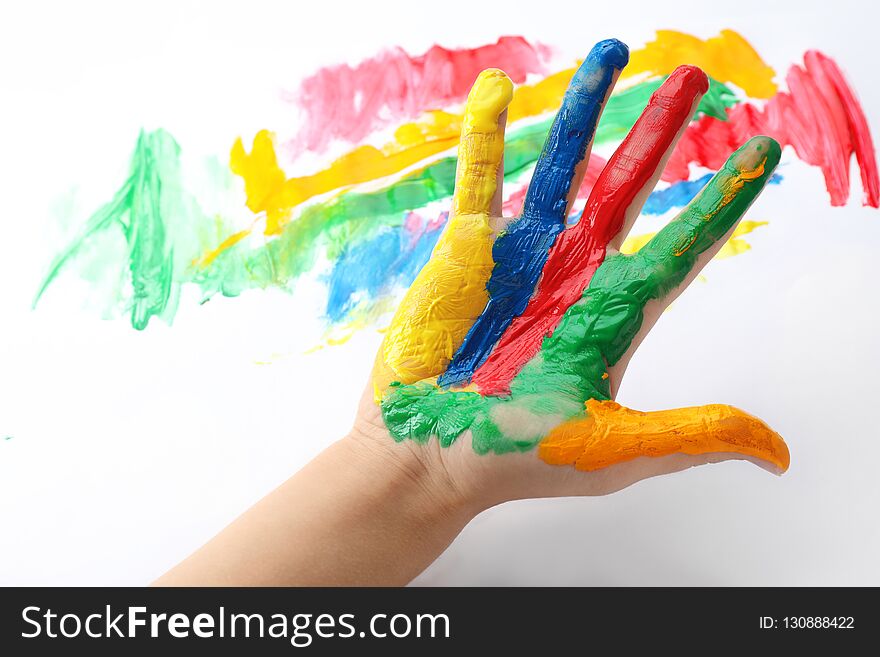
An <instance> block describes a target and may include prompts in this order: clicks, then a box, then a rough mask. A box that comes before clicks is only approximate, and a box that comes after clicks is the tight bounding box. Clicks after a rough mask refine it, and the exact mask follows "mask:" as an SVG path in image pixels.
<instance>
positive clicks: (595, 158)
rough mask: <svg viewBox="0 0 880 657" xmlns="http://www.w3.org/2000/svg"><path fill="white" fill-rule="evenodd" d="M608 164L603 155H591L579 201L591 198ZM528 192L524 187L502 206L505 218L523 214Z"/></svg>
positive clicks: (579, 193) (527, 187) (579, 191)
mask: <svg viewBox="0 0 880 657" xmlns="http://www.w3.org/2000/svg"><path fill="white" fill-rule="evenodd" d="M606 163H607V160H606V159H605V158H603V157H602V156H601V155H596V154H595V153H591V154H590V160H589V162H588V163H587V171H586V173H585V174H584V180H583V182H581V186H580V188H579V189H578V193H577V199H578V200H583V199H585V198H589V196H590V192H591V191H592V190H593V185H595V184H596V181H597V180H598V179H599V175H600V174H601V173H602V169H604V168H605V164H606ZM528 191H529V186H528V185H523V186H522V187H520V188H519V189H518V190H516V191H515V192H514V193H513V194H511V195H510V196H509V197H508V198H507V200H506V201H504V204H503V205H502V206H501V211H502V213H503V214H504V216H505V217H518V216H519V213H520V212H522V207H523V203H525V200H526V193H527V192H528Z"/></svg>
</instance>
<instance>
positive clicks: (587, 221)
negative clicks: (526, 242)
mask: <svg viewBox="0 0 880 657" xmlns="http://www.w3.org/2000/svg"><path fill="white" fill-rule="evenodd" d="M708 88H709V80H708V78H707V77H706V74H705V73H703V71H701V70H700V69H698V68H696V67H694V66H680V67H679V68H677V69H676V70H675V71H673V73H672V74H671V75H670V76H669V78H668V79H667V80H666V82H664V83H663V85H662V86H661V87H660V88H659V89H658V90H657V91H656V92H654V94H653V95H652V96H651V100H650V101H649V102H648V106H647V107H646V108H645V111H644V113H643V114H642V115H641V116H640V117H639V119H638V120H637V121H636V123H635V125H634V126H633V128H632V130H630V132H629V134H628V135H627V136H626V138H625V139H624V140H623V142H622V143H621V145H620V147H619V148H618V149H617V150H616V151H615V152H614V155H612V156H611V159H610V160H609V161H608V165H607V166H606V167H605V168H604V169H603V171H602V173H601V174H600V175H599V179H598V180H597V181H596V184H595V185H594V186H593V191H592V192H591V193H590V197H589V199H588V200H587V205H586V207H585V208H584V212H583V215H581V219H580V221H579V222H578V223H577V224H576V225H574V226H573V227H571V228H569V229H568V230H565V231H563V232H562V233H560V235H559V237H558V238H557V239H556V243H555V244H554V245H553V247H552V248H551V249H550V255H549V256H548V258H547V263H546V264H545V265H544V269H543V271H542V274H541V280H540V282H539V283H538V288H537V290H536V292H535V294H534V296H532V298H531V300H530V301H529V304H528V305H527V306H526V309H525V311H523V313H522V315H520V316H519V317H516V318H515V319H514V320H513V322H512V323H511V325H510V327H509V328H508V329H507V331H505V333H504V335H503V336H502V337H501V339H500V340H499V341H498V344H497V345H496V347H495V349H494V351H493V352H492V354H491V355H490V356H489V358H488V359H486V362H485V363H483V365H482V366H481V367H480V368H479V369H477V371H476V372H475V373H474V378H473V382H474V383H475V384H476V385H477V387H478V388H479V390H480V391H481V392H482V393H483V394H488V395H498V394H505V393H507V392H508V390H509V385H510V381H511V380H512V379H513V377H514V376H516V374H517V373H518V372H519V371H520V369H521V368H522V366H523V365H525V364H526V363H527V362H528V361H529V360H530V359H531V358H532V357H533V356H535V355H536V354H537V353H538V350H539V349H540V348H541V342H542V341H543V339H544V338H545V337H546V336H548V335H550V334H551V333H552V332H553V330H554V329H555V328H556V326H557V324H558V323H559V321H560V320H561V319H562V316H563V314H564V313H565V311H566V310H567V309H568V307H569V306H571V305H572V304H573V303H575V302H576V301H577V300H578V299H579V298H580V296H581V294H582V293H583V291H584V289H585V288H586V286H587V284H588V283H589V281H590V279H591V278H592V276H593V274H594V273H595V271H596V269H598V267H599V265H600V264H602V261H603V260H604V259H605V248H606V246H607V245H608V242H610V241H611V239H612V238H613V237H614V236H615V235H616V234H617V233H619V232H620V229H621V228H622V227H623V222H624V220H625V218H626V212H627V210H628V209H629V207H630V206H631V205H632V204H633V202H634V200H635V198H636V196H638V194H639V193H640V192H641V191H642V190H643V189H644V188H645V185H647V184H648V182H649V180H650V179H651V178H652V176H653V175H654V174H655V172H656V171H657V168H658V167H659V166H660V165H661V162H662V160H663V157H664V155H665V154H666V153H667V152H668V151H669V149H670V147H671V146H672V144H673V142H674V140H675V137H676V135H678V133H679V132H680V131H681V129H682V126H684V125H685V123H686V122H687V121H688V119H689V117H690V114H691V110H692V108H693V105H694V102H696V100H697V99H698V98H700V97H701V96H702V95H703V94H704V93H705V92H706V90H707V89H708Z"/></svg>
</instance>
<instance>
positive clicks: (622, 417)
mask: <svg viewBox="0 0 880 657" xmlns="http://www.w3.org/2000/svg"><path fill="white" fill-rule="evenodd" d="M499 73H500V72H498V71H492V72H489V73H488V74H484V75H488V76H489V78H490V79H491V81H492V84H489V85H487V84H485V83H486V80H485V79H482V76H481V81H482V83H481V84H478V85H477V86H476V87H475V91H472V93H471V97H470V100H469V104H468V107H469V109H468V110H466V120H465V124H464V129H463V130H464V132H463V135H462V151H461V154H460V155H461V160H460V163H459V171H458V175H457V182H456V191H455V202H454V205H453V208H454V213H453V216H452V218H451V220H450V222H449V224H448V226H447V229H446V230H447V234H446V235H444V236H443V238H441V242H440V243H439V244H438V248H437V250H436V251H435V254H434V259H433V260H432V262H431V263H429V265H427V266H426V267H425V269H424V270H423V271H422V274H420V276H419V277H418V278H417V279H416V282H415V283H414V285H413V287H412V288H411V290H410V292H409V293H408V295H407V297H406V298H405V299H404V301H403V303H402V304H401V307H400V309H399V310H398V313H397V314H396V316H395V319H394V321H393V322H392V325H391V327H390V328H389V331H388V333H387V334H386V339H385V343H384V344H383V347H382V348H381V349H380V351H379V354H378V356H377V360H376V365H375V369H374V372H373V377H372V379H371V383H370V385H368V386H367V389H366V391H365V393H364V396H363V398H362V401H361V404H360V407H359V410H358V413H357V418H356V421H355V424H354V427H353V429H352V431H351V433H350V434H349V435H348V436H346V437H345V438H343V439H342V440H340V441H339V442H337V443H335V444H334V445H333V446H331V447H330V448H328V449H327V450H325V451H324V452H323V453H321V454H320V455H319V456H318V457H317V458H316V459H315V460H314V461H312V462H311V463H309V464H308V465H307V466H306V467H305V468H304V469H303V470H301V471H300V472H299V473H297V474H296V475H295V476H293V477H292V478H291V479H289V480H288V481H287V482H285V483H284V484H282V485H281V486H280V487H279V488H278V489H276V490H275V491H274V492H272V493H271V494H270V495H268V496H267V497H266V498H264V499H263V500H261V501H260V502H259V503H257V504H256V505H255V506H254V507H253V508H252V509H250V510H249V511H247V512H246V513H245V514H244V515H242V516H241V517H240V518H238V519H237V520H236V521H235V522H234V523H232V525H230V526H229V527H228V528H226V529H225V530H224V531H223V532H221V533H220V534H219V535H218V536H217V537H215V538H214V539H212V540H211V541H210V542H209V543H208V544H207V545H206V546H204V547H203V548H201V549H200V550H199V551H197V552H196V553H195V554H194V555H192V556H190V557H189V558H188V559H186V560H185V561H184V562H183V563H181V564H180V565H178V566H177V567H176V568H174V569H172V570H171V571H170V572H169V573H167V574H166V575H164V576H163V577H162V578H160V579H159V580H158V581H157V584H160V585H189V584H200V585H206V584H207V585H376V584H381V585H401V584H405V583H407V582H409V581H410V580H411V579H412V578H413V577H415V576H416V575H417V574H418V573H419V572H421V571H422V570H423V569H424V568H425V567H426V566H427V565H429V564H430V563H431V562H432V561H433V560H434V559H435V558H436V557H437V556H438V555H439V554H440V552H442V551H443V550H444V549H445V548H446V547H447V546H448V545H449V543H450V542H451V541H452V540H453V539H454V538H455V536H456V535H457V534H458V533H459V532H460V531H461V529H462V528H463V527H464V526H465V524H467V522H469V521H470V520H471V519H472V518H473V517H474V516H475V515H476V514H477V513H479V512H481V511H482V510H484V509H486V508H489V507H491V506H493V505H495V504H499V503H502V502H505V501H509V500H515V499H524V498H533V497H553V496H570V495H605V494H609V493H612V492H615V491H617V490H620V489H622V488H625V487H627V486H629V485H631V484H633V483H635V482H637V481H640V480H642V479H645V478H648V477H653V476H657V475H662V474H669V473H672V472H677V471H680V470H683V469H686V468H689V467H693V466H696V465H702V464H706V463H715V462H719V461H723V460H729V459H741V460H748V461H751V462H754V463H755V464H757V465H759V466H761V467H763V468H765V469H767V470H768V471H770V472H774V473H777V474H778V473H781V472H782V471H784V470H785V469H786V468H787V467H788V463H789V455H788V449H787V447H786V446H785V443H784V442H783V441H782V439H781V438H780V437H779V436H778V435H777V434H776V433H775V432H773V431H772V429H770V428H769V427H768V426H767V425H766V424H764V423H763V422H762V421H761V420H759V419H757V418H754V417H752V416H750V415H748V414H747V413H744V412H743V411H740V410H739V409H735V408H733V407H730V406H725V405H723V404H714V405H710V406H704V407H695V408H689V409H673V410H668V411H657V412H650V413H642V412H639V411H634V410H631V409H626V408H624V407H622V406H620V405H619V404H617V403H615V402H614V401H613V397H614V394H615V392H616V390H617V388H618V386H619V384H620V380H621V378H622V377H623V375H624V372H625V369H626V365H627V364H628V362H629V360H630V358H631V357H632V355H633V353H634V352H635V350H636V348H637V347H638V345H639V344H640V342H641V340H642V339H643V338H644V336H645V334H646V333H647V332H648V331H649V330H650V328H651V327H652V326H653V324H654V323H655V322H656V321H657V319H658V317H659V316H660V314H661V313H662V311H663V309H664V308H665V307H666V306H667V305H668V304H669V303H671V301H672V300H674V299H675V298H676V297H677V296H678V295H679V294H680V293H681V292H682V291H683V290H684V289H685V288H686V287H687V285H688V284H689V283H690V282H691V281H692V280H693V279H694V278H695V277H696V276H697V274H698V273H699V271H700V269H701V268H702V266H703V265H704V264H705V263H706V262H708V260H709V259H711V257H712V256H713V255H714V254H715V253H717V251H718V250H719V249H720V248H721V246H722V245H723V244H724V241H725V240H726V239H727V238H728V237H729V236H730V234H731V233H732V232H733V231H734V230H735V228H736V225H737V223H738V221H739V220H740V218H741V217H742V216H743V214H744V213H745V211H746V209H747V208H748V206H749V205H750V204H751V202H752V201H754V199H755V198H756V197H757V195H758V194H759V193H760V191H761V190H762V189H763V186H764V184H765V183H766V181H767V180H768V179H769V176H770V175H771V174H772V171H773V168H774V167H775V165H776V163H777V162H778V159H779V146H778V145H777V144H776V143H775V142H774V141H773V140H772V139H769V138H766V137H757V138H754V139H752V140H750V141H749V142H747V143H746V144H744V145H743V146H742V147H741V148H740V149H739V150H738V151H736V152H735V153H734V154H733V155H732V156H731V158H730V159H729V160H728V162H727V164H726V165H725V167H724V168H723V169H722V170H720V171H719V173H718V174H717V175H716V176H715V177H714V178H713V179H712V180H711V181H710V182H709V184H708V185H707V186H706V188H705V189H704V191H703V192H701V193H700V194H699V195H698V196H697V198H695V199H694V201H693V202H692V203H691V205H689V206H688V207H687V208H685V209H684V210H683V211H682V213H681V214H680V215H679V217H677V218H676V219H674V220H673V221H671V222H670V223H669V225H668V226H667V227H666V228H664V229H663V230H661V231H660V232H659V233H658V234H657V235H656V236H655V237H654V238H653V239H652V240H651V241H650V242H648V243H647V244H646V245H645V246H644V247H643V248H642V249H640V250H639V251H638V252H636V253H634V254H631V255H621V254H619V253H618V252H617V249H618V248H619V246H620V244H621V243H622V242H623V239H624V238H625V237H626V233H627V232H628V231H629V227H630V226H631V225H632V221H634V219H635V217H636V216H637V215H638V211H639V208H640V207H641V204H642V203H643V201H644V199H645V198H646V197H647V195H648V193H650V190H651V188H652V187H653V185H654V183H655V182H656V180H657V179H658V178H659V176H660V173H661V172H662V168H663V163H664V162H665V161H666V158H668V157H669V153H670V152H671V150H672V148H673V147H674V143H675V141H676V140H677V138H678V137H679V136H680V135H681V132H682V131H683V129H684V126H686V125H687V122H688V120H689V119H690V116H691V115H692V114H693V111H694V110H695V108H696V106H697V104H698V103H699V100H700V96H701V95H702V91H700V89H699V88H696V91H695V90H694V89H695V87H693V86H690V87H689V91H688V93H683V94H678V93H676V94H672V95H671V96H667V97H664V99H663V100H662V101H661V102H658V103H655V104H653V105H649V110H648V111H649V112H653V115H652V116H653V118H651V119H650V120H651V121H657V120H660V121H661V122H662V121H663V120H668V121H675V122H677V123H675V124H672V125H671V126H670V125H666V124H664V125H665V127H666V128H667V129H668V130H667V132H669V131H670V130H671V132H670V134H671V135H673V136H672V138H671V140H669V141H668V142H667V141H664V140H660V141H659V142H658V144H659V145H657V146H654V147H649V148H648V151H651V152H646V153H647V154H644V157H640V156H639V154H640V153H643V151H645V143H646V142H643V141H642V140H641V139H639V138H632V139H628V140H624V143H623V144H622V145H621V147H620V149H619V151H618V153H617V154H615V157H613V158H612V159H611V160H610V161H609V167H612V169H611V170H610V173H609V176H610V178H611V179H612V181H614V180H616V181H618V182H619V181H620V180H621V178H620V176H618V175H617V172H616V171H615V170H614V168H613V167H618V166H619V167H622V168H621V172H630V173H631V174H632V175H631V176H630V177H629V178H626V176H624V178H623V183H622V184H613V185H610V186H609V185H603V184H601V179H600V181H599V182H597V185H596V187H595V188H594V194H595V193H599V194H603V195H604V196H603V199H605V201H606V202H607V203H608V207H612V208H614V212H613V213H610V216H608V217H606V218H605V219H604V220H603V221H604V222H605V223H604V224H603V225H604V228H603V230H601V231H599V232H598V233H597V232H596V231H592V232H591V231H590V230H589V227H587V229H585V227H584V226H580V228H578V229H577V230H578V233H579V234H582V235H584V237H583V239H591V240H592V242H590V243H591V244H593V247H595V249H594V250H595V253H596V255H595V257H594V258H592V259H587V264H589V263H594V264H595V265H596V266H595V267H593V270H592V271H589V272H587V273H586V274H585V273H584V270H583V269H580V268H576V269H575V270H574V271H572V272H571V274H570V277H571V279H572V280H575V281H580V282H579V283H577V284H578V285H580V286H581V287H580V289H579V290H578V292H577V294H575V295H574V296H573V297H572V299H571V300H570V301H568V302H567V305H566V306H565V307H563V308H560V311H561V319H560V320H559V321H558V325H557V326H556V327H555V329H554V330H553V332H552V334H550V335H549V336H547V337H545V338H544V340H543V341H542V342H541V344H540V345H539V350H538V353H537V354H536V355H535V356H534V357H532V358H531V359H529V360H528V361H527V362H526V363H525V364H524V365H523V366H522V367H521V368H520V369H519V370H518V371H517V373H516V375H515V376H514V378H513V379H512V380H511V383H510V386H509V390H505V391H504V392H503V393H502V394H498V395H492V394H486V393H484V392H482V391H481V390H480V389H479V387H478V386H475V385H473V384H471V385H470V386H468V387H458V388H450V387H447V388H444V387H441V386H438V385H437V377H438V376H440V375H441V374H442V373H443V372H444V371H445V368H446V367H447V365H448V363H449V361H450V359H451V358H452V355H453V354H454V352H455V350H456V349H457V348H458V347H459V346H460V345H461V343H462V342H463V340H464V338H465V335H466V334H467V332H468V330H469V327H470V326H471V325H472V324H473V322H474V321H476V319H477V317H478V316H479V315H480V309H481V308H482V307H485V306H486V305H487V300H486V297H487V288H486V283H487V281H488V280H489V278H490V277H491V272H492V267H491V266H490V267H488V269H487V266H486V254H487V253H488V252H489V251H490V249H491V246H492V243H493V242H494V240H495V239H496V237H497V234H498V233H502V234H503V232H504V230H505V227H506V226H509V225H510V223H511V221H513V220H503V219H498V218H496V217H495V214H494V213H495V212H497V209H498V208H499V207H500V205H501V204H500V199H501V184H500V183H501V180H502V176H503V172H502V170H501V168H502V166H501V157H502V155H503V154H502V153H500V152H499V151H500V150H501V149H500V148H498V144H499V135H500V143H501V144H503V126H504V118H505V107H506V104H505V103H504V102H503V100H504V98H505V93H504V88H505V85H504V83H503V81H502V78H501V77H500V75H499ZM679 75H686V76H688V77H690V78H694V79H696V78H699V76H700V75H702V74H701V73H700V72H699V71H697V70H688V71H686V72H684V73H681V74H679ZM674 77H675V74H674V73H673V75H671V76H670V79H673V78H674ZM703 77H705V76H703ZM706 86H707V85H705V84H704V85H702V90H703V91H705V87H706ZM697 87H699V85H697ZM481 88H482V89H483V90H484V91H485V95H484V93H481V92H479V90H480V89H481ZM661 91H662V89H661ZM658 93H660V92H658ZM664 93H665V92H664ZM606 97H607V96H606ZM682 104H684V105H682ZM664 108H666V109H665V110H664ZM470 110H475V112H476V114H478V116H473V117H471V118H472V119H473V120H470V121H469V120H468V118H467V115H468V111H470ZM664 112H666V113H665V114H664ZM658 113H659V115H658ZM569 115H570V114H569V113H566V112H560V114H559V116H560V117H563V118H562V119H560V118H557V120H565V119H564V117H566V116H569ZM646 116H648V115H647V114H646ZM658 116H659V118H658ZM664 117H665V118H664ZM649 118H650V117H649ZM638 125H639V124H638V123H637V126H636V128H637V127H638ZM565 128H566V126H561V127H560V129H557V130H554V132H555V133H557V134H576V133H577V132H578V130H577V126H571V128H572V130H568V129H565ZM636 128H634V130H636ZM654 132H656V131H649V134H651V135H653V134H654ZM636 134H637V135H638V133H636ZM652 148H654V149H655V150H656V149H657V148H659V149H660V150H659V151H657V152H655V151H652V150H651V149H652ZM588 149H589V144H586V145H584V148H581V147H577V148H570V149H567V150H566V152H568V153H570V154H571V157H576V158H583V154H584V153H585V152H588ZM542 157H543V158H556V157H559V153H558V152H556V151H555V150H554V149H553V148H548V149H545V151H544V154H543V155H542ZM569 164H573V166H570V167H569V169H568V170H570V171H571V172H572V173H571V176H572V181H571V184H570V185H557V186H556V192H555V195H554V194H552V193H544V194H543V198H542V199H541V201H540V202H538V203H539V205H540V203H545V204H548V207H556V208H558V207H559V206H560V205H561V206H563V207H565V208H566V214H567V209H568V207H569V206H570V203H571V200H572V199H571V194H570V190H572V189H577V188H578V186H579V183H580V180H579V176H581V175H583V170H584V167H583V166H582V165H581V164H580V159H578V160H575V161H573V162H569ZM627 167H629V168H627ZM633 167H635V170H633ZM640 167H641V169H640ZM644 167H649V169H648V170H644ZM603 175H604V174H603ZM627 181H631V182H632V184H629V185H628V184H627ZM596 189H598V190H599V191H598V192H597V191H596ZM541 191H544V192H546V190H541ZM530 193H533V192H532V190H530ZM530 201H531V205H530ZM535 202H536V201H535V199H531V200H529V199H527V202H526V207H530V208H532V210H533V211H534V209H535ZM587 207H588V208H591V207H592V208H594V209H595V208H596V207H599V208H600V209H601V207H604V206H603V205H602V204H601V203H599V204H598V206H597V204H596V203H595V202H594V201H593V200H592V199H591V201H588V204H587ZM538 211H541V209H540V207H539V208H538ZM557 212H558V210H557ZM561 216H565V214H562V215H561ZM457 218H461V219H463V220H464V221H462V222H461V223H458V224H457V223H456V219H457ZM609 226H610V227H611V228H609ZM569 230H572V229H570V228H569V229H566V230H565V231H562V233H560V234H561V235H565V234H566V232H567V231H569ZM576 237H577V235H576V234H575V233H572V234H570V235H569V236H568V237H567V240H569V241H571V240H572V239H575V238H576ZM459 238H460V239H461V240H464V243H459ZM443 240H445V241H446V244H445V246H444V242H443ZM557 243H558V240H557ZM597 244H598V246H596V245H597ZM593 247H591V248H593ZM450 254H451V255H450ZM526 255H527V254H526ZM549 260H552V253H551V256H550V259H548V261H549ZM490 264H491V263H490ZM426 272H427V273H426ZM546 276H547V270H546V269H545V271H544V274H543V277H542V280H543V279H544V278H546ZM480 282H482V285H480ZM563 282H564V281H563ZM572 285H573V284H572ZM475 309H476V310H475ZM707 339H711V336H708V337H707Z"/></svg>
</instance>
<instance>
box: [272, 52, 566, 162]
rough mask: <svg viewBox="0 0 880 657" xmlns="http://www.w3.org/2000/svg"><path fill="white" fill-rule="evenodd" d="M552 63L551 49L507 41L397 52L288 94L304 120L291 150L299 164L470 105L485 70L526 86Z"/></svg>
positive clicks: (316, 77)
mask: <svg viewBox="0 0 880 657" xmlns="http://www.w3.org/2000/svg"><path fill="white" fill-rule="evenodd" d="M549 57H550V49H549V48H547V47H546V46H542V45H538V44H531V43H529V42H528V41H527V40H526V39H524V38H523V37H518V36H506V37H501V38H499V39H498V41H497V43H493V44H489V45H485V46H480V47H479V48H467V49H460V50H450V49H448V48H443V47H442V46H432V47H431V48H430V49H429V50H428V51H427V52H426V53H424V54H422V55H418V56H412V55H409V54H408V53H407V52H406V51H404V50H403V49H402V48H394V49H392V50H388V51H385V52H382V53H380V54H378V55H376V56H375V57H372V58H370V59H367V60H365V61H363V62H361V63H360V64H358V65H356V66H354V67H352V66H349V65H347V64H341V65H338V66H330V67H327V68H324V69H321V70H319V71H318V72H316V73H314V74H313V75H311V76H309V77H308V78H306V79H305V80H304V81H303V82H302V83H301V84H300V86H299V88H298V89H297V90H296V91H293V92H290V93H288V94H286V95H285V97H286V99H288V100H290V101H291V102H293V103H294V104H296V105H297V106H299V108H300V109H301V110H302V112H303V115H304V116H303V119H302V124H303V125H302V128H301V129H300V131H299V134H297V135H296V137H294V138H293V139H292V140H291V141H290V142H288V144H287V147H288V149H289V151H290V154H291V156H293V157H295V156H296V155H298V154H299V153H301V152H303V151H321V150H323V149H324V148H325V147H326V146H327V145H328V144H329V143H330V142H331V141H333V140H334V139H341V140H345V141H349V142H352V143H355V142H359V141H360V140H362V139H363V138H364V137H366V136H367V135H369V134H370V133H371V132H373V131H374V130H376V129H379V128H383V127H385V126H389V125H391V124H393V123H396V122H398V121H399V120H401V119H415V118H417V117H418V116H420V115H421V114H422V113H423V112H425V111H427V110H430V109H438V108H441V107H445V106H447V105H449V104H452V103H458V102H462V101H464V99H465V98H467V94H468V92H469V91H470V88H471V85H472V84H473V83H474V80H476V78H477V76H478V75H479V74H480V71H482V70H483V69H486V68H491V67H498V68H503V69H504V71H505V72H506V73H507V75H509V76H510V78H511V79H512V80H513V81H514V82H515V83H516V84H522V83H523V82H525V80H526V76H528V75H529V74H530V73H545V72H546V66H545V62H546V61H547V60H548V59H549Z"/></svg>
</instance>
